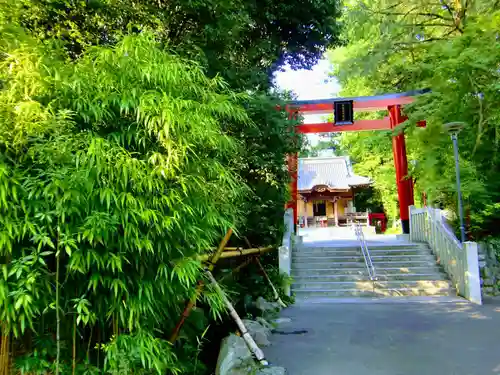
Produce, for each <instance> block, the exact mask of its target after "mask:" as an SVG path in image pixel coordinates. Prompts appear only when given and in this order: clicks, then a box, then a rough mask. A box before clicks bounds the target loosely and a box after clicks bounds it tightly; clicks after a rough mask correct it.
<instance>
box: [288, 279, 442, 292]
mask: <svg viewBox="0 0 500 375" xmlns="http://www.w3.org/2000/svg"><path fill="white" fill-rule="evenodd" d="M374 288H375V289H429V290H434V289H443V288H450V282H449V281H448V280H389V281H375V282H372V281H370V280H366V279H365V280H360V281H305V282H303V283H299V282H296V281H294V282H293V284H292V290H293V291H297V290H339V289H358V290H373V289H374Z"/></svg>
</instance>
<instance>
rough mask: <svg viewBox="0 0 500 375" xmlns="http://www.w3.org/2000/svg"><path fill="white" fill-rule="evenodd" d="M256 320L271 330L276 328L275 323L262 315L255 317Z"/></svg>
mask: <svg viewBox="0 0 500 375" xmlns="http://www.w3.org/2000/svg"><path fill="white" fill-rule="evenodd" d="M255 321H257V322H259V323H260V324H261V325H262V326H264V327H266V328H268V329H269V330H272V329H274V325H273V323H271V322H269V321H267V320H266V319H264V318H263V317H261V316H258V317H257V318H255Z"/></svg>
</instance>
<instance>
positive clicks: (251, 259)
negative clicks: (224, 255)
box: [219, 257, 253, 282]
mask: <svg viewBox="0 0 500 375" xmlns="http://www.w3.org/2000/svg"><path fill="white" fill-rule="evenodd" d="M252 262H253V257H250V258H248V259H247V260H245V261H244V262H243V263H241V264H240V265H239V266H238V267H236V268H234V269H233V270H232V271H231V273H228V274H227V275H225V276H224V277H221V278H220V280H219V282H222V281H223V280H226V279H227V278H228V277H229V276H233V275H234V274H235V273H236V272H239V271H240V270H241V269H242V268H245V267H246V266H248V265H249V264H250V263H252Z"/></svg>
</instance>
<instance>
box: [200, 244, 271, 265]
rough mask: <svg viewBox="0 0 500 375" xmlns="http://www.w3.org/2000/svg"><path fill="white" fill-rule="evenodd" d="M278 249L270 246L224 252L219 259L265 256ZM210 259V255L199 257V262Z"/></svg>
mask: <svg viewBox="0 0 500 375" xmlns="http://www.w3.org/2000/svg"><path fill="white" fill-rule="evenodd" d="M275 249H276V247H274V246H269V247H263V248H260V249H259V248H257V249H241V250H238V251H224V252H223V253H222V254H220V256H219V258H222V259H226V258H235V257H240V256H245V255H257V254H264V253H267V252H269V251H272V250H275ZM209 258H210V254H206V255H200V256H199V257H198V260H200V261H202V262H205V261H207V260H208V259H209Z"/></svg>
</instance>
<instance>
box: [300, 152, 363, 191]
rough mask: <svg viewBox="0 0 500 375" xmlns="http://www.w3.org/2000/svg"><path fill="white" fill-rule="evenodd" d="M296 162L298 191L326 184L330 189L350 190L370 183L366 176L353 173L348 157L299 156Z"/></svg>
mask: <svg viewBox="0 0 500 375" xmlns="http://www.w3.org/2000/svg"><path fill="white" fill-rule="evenodd" d="M298 164H299V165H298V181H297V185H298V190H299V191H303V192H306V191H312V190H313V189H314V187H315V186H327V187H328V188H329V189H331V190H350V189H351V188H353V187H356V186H367V185H370V184H371V183H372V181H371V180H370V179H369V178H368V177H363V176H358V175H356V174H354V172H353V170H352V166H351V162H350V159H349V158H348V157H345V156H338V157H320V158H300V159H299V163H298Z"/></svg>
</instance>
